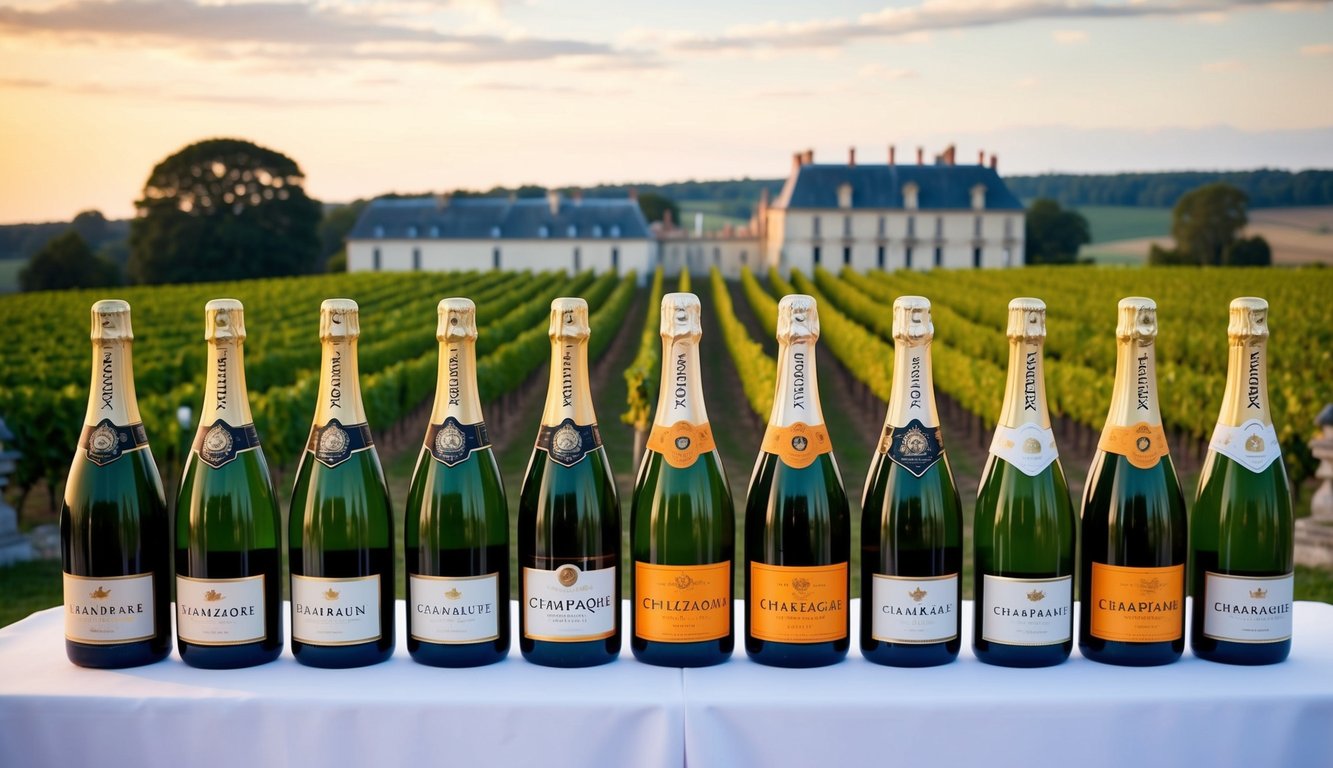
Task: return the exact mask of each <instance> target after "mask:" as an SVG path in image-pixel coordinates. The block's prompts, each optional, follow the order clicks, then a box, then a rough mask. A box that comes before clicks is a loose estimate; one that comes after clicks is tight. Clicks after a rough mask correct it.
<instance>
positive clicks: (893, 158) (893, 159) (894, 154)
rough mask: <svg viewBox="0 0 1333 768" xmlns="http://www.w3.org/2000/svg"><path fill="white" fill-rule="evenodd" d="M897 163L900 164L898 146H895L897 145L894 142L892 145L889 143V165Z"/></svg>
mask: <svg viewBox="0 0 1333 768" xmlns="http://www.w3.org/2000/svg"><path fill="white" fill-rule="evenodd" d="M897 164H898V148H897V147H895V146H893V145H892V144H890V145H889V165H897Z"/></svg>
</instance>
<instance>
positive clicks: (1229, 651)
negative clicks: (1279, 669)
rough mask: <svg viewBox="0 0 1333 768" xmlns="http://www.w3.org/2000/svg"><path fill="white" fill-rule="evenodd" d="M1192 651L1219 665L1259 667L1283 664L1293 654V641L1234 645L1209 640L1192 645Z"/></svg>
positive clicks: (1201, 657)
mask: <svg viewBox="0 0 1333 768" xmlns="http://www.w3.org/2000/svg"><path fill="white" fill-rule="evenodd" d="M1190 651H1191V652H1193V654H1194V655H1195V656H1196V657H1198V658H1200V659H1203V660H1204V661H1212V662H1216V663H1218V664H1234V665H1237V666H1244V667H1258V666H1263V665H1265V664H1281V663H1282V662H1284V661H1286V660H1287V656H1288V655H1289V654H1290V653H1291V640H1290V638H1289V639H1287V640H1282V641H1279V642H1276V643H1233V642H1228V641H1226V640H1207V641H1206V644H1205V643H1204V642H1194V643H1191V644H1190Z"/></svg>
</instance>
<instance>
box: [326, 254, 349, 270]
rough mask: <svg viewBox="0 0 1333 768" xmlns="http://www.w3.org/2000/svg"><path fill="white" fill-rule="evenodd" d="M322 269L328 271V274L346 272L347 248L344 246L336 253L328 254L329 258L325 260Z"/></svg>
mask: <svg viewBox="0 0 1333 768" xmlns="http://www.w3.org/2000/svg"><path fill="white" fill-rule="evenodd" d="M324 271H325V272H328V273H329V274H337V273H339V272H346V271H347V249H346V248H344V249H342V250H340V251H338V252H337V253H335V254H333V255H332V256H330V257H329V260H328V261H326V262H324Z"/></svg>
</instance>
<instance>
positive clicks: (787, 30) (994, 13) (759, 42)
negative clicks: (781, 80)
mask: <svg viewBox="0 0 1333 768" xmlns="http://www.w3.org/2000/svg"><path fill="white" fill-rule="evenodd" d="M1330 2H1333V0H1305V2H1304V3H1301V5H1304V6H1307V7H1319V6H1324V5H1328V4H1329V3H1330ZM1290 4H1291V3H1290V2H1289V0H1136V1H1135V2H1128V3H1125V2H1118V1H1113V0H924V1H923V2H921V4H919V5H915V6H909V7H901V6H889V7H886V8H884V9H882V10H879V11H875V12H873V13H866V14H862V15H861V16H858V17H856V18H855V19H843V18H835V19H811V20H807V21H800V22H783V23H779V22H767V23H763V24H757V25H746V26H738V27H733V28H731V29H729V30H727V31H726V32H724V33H723V34H721V35H712V36H701V35H688V36H682V35H672V36H670V37H671V38H674V44H673V45H674V47H675V48H677V49H679V50H682V51H694V52H714V51H724V52H725V51H737V50H760V49H767V48H828V47H839V46H843V45H845V44H847V43H849V42H854V41H860V40H875V39H884V38H897V37H902V36H904V35H908V34H913V33H920V32H932V31H945V30H962V29H975V28H981V27H993V26H1000V25H1005V24H1017V23H1021V22H1025V21H1034V20H1046V21H1061V20H1073V19H1090V20H1095V19H1124V18H1137V17H1152V16H1160V17H1179V16H1191V15H1198V14H1213V13H1219V12H1223V11H1233V10H1241V9H1246V8H1254V7H1261V6H1274V7H1276V6H1283V7H1286V6H1288V5H1290Z"/></svg>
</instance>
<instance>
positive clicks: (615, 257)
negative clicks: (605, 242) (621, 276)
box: [611, 248, 620, 272]
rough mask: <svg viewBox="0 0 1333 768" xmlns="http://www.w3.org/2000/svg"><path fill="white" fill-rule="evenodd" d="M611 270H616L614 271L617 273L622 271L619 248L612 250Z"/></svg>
mask: <svg viewBox="0 0 1333 768" xmlns="http://www.w3.org/2000/svg"><path fill="white" fill-rule="evenodd" d="M611 269H612V270H614V271H616V272H619V271H620V249H619V248H612V249H611Z"/></svg>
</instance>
